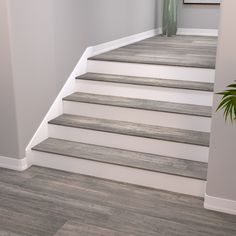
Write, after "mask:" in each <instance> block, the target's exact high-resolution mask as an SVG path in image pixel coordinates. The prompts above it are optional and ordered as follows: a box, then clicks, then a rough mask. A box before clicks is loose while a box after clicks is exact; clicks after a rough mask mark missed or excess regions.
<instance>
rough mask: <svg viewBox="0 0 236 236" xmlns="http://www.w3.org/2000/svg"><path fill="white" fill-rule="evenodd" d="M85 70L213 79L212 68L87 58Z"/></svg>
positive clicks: (154, 76) (128, 74) (175, 77)
mask: <svg viewBox="0 0 236 236" xmlns="http://www.w3.org/2000/svg"><path fill="white" fill-rule="evenodd" d="M87 72H93V73H103V74H115V75H116V74H117V75H126V76H138V77H151V78H160V79H174V80H186V81H198V82H214V81H215V70H214V69H204V68H193V67H181V66H164V65H163V66H162V65H148V64H136V63H123V62H109V61H95V60H88V66H87Z"/></svg>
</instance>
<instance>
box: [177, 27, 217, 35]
mask: <svg viewBox="0 0 236 236" xmlns="http://www.w3.org/2000/svg"><path fill="white" fill-rule="evenodd" d="M177 34H178V35H196V36H218V30H217V29H194V28H178V31H177Z"/></svg>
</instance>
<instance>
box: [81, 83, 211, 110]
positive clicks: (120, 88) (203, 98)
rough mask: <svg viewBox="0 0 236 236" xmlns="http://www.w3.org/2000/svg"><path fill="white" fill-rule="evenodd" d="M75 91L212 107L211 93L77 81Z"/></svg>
mask: <svg viewBox="0 0 236 236" xmlns="http://www.w3.org/2000/svg"><path fill="white" fill-rule="evenodd" d="M76 86H77V87H76V91H78V92H83V93H95V94H102V95H111V96H123V97H129V98H140V99H151V100H159V101H168V102H176V103H187V104H196V105H206V106H212V103H213V93H211V92H204V91H194V90H187V89H174V88H163V87H153V86H140V85H131V84H120V83H110V82H100V81H88V80H77V82H76Z"/></svg>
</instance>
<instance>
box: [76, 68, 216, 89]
mask: <svg viewBox="0 0 236 236" xmlns="http://www.w3.org/2000/svg"><path fill="white" fill-rule="evenodd" d="M76 79H81V80H91V81H100V82H111V83H122V84H133V85H145V86H156V87H166V88H176V89H190V90H199V91H208V92H212V91H213V90H214V84H213V83H208V82H195V81H184V80H172V79H161V78H148V77H137V76H124V75H111V74H100V73H86V74H84V75H81V76H78V77H77V78H76Z"/></svg>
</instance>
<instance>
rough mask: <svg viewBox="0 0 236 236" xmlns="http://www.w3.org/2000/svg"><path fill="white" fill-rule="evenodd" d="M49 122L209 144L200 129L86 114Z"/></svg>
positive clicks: (203, 144)
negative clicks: (178, 127) (102, 117)
mask: <svg viewBox="0 0 236 236" xmlns="http://www.w3.org/2000/svg"><path fill="white" fill-rule="evenodd" d="M49 124H54V125H61V126H68V127H75V128H82V129H90V130H96V131H103V132H110V133H117V134H124V135H131V136H138V137H143V138H150V139H159V140H165V141H172V142H179V143H186V144H193V145H200V146H209V139H210V134H209V133H206V132H200V131H192V130H184V129H176V128H169V127H162V126H156V125H146V124H138V123H133V122H127V121H118V120H108V119H101V118H93V117H87V116H78V115H71V114H62V115H61V116H59V117H57V118H55V119H53V120H51V121H49Z"/></svg>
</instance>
